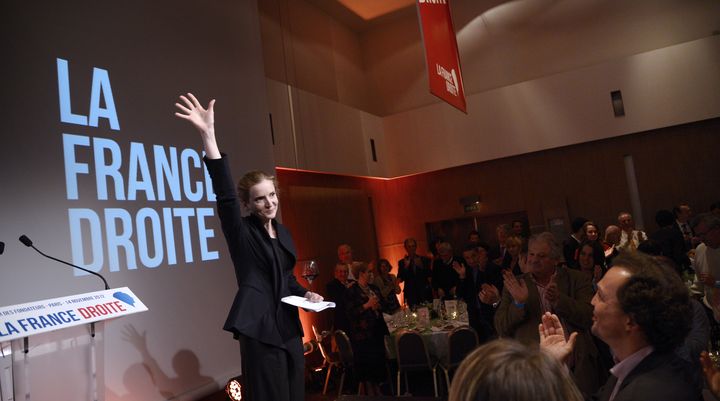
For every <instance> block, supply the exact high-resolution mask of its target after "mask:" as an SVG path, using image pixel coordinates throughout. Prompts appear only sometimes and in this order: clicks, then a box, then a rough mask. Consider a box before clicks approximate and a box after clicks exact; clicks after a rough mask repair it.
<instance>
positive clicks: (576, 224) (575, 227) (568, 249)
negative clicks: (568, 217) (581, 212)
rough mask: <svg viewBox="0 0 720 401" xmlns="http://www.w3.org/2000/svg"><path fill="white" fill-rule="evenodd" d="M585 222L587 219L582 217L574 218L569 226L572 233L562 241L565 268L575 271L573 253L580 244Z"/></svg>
mask: <svg viewBox="0 0 720 401" xmlns="http://www.w3.org/2000/svg"><path fill="white" fill-rule="evenodd" d="M586 221H588V219H586V218H584V217H576V218H575V219H573V221H572V223H571V224H570V228H571V229H572V233H571V234H570V236H569V237H568V238H566V239H565V241H563V244H562V251H563V257H564V258H565V259H564V260H565V264H566V265H567V267H569V268H572V269H577V265H576V264H575V251H576V250H577V248H578V245H580V242H582V236H583V224H585V222H586Z"/></svg>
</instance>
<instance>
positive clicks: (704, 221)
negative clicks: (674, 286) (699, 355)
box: [692, 213, 720, 351]
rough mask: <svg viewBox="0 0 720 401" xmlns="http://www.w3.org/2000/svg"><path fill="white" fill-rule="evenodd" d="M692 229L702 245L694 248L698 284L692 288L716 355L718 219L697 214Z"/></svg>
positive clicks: (719, 303)
mask: <svg viewBox="0 0 720 401" xmlns="http://www.w3.org/2000/svg"><path fill="white" fill-rule="evenodd" d="M692 228H693V230H694V231H695V235H696V236H697V237H698V238H699V239H700V240H701V241H702V243H700V245H698V246H697V248H695V259H694V263H693V269H694V270H695V273H696V274H697V277H698V282H696V283H695V284H694V285H693V290H694V291H696V292H698V293H700V294H702V297H703V306H704V307H705V309H706V312H707V314H708V317H709V318H710V340H711V341H710V344H711V350H713V351H716V350H717V349H718V348H720V346H719V344H718V343H719V342H720V326H719V325H718V322H719V321H720V289H719V288H718V280H719V279H720V216H718V215H715V214H712V213H702V214H699V215H698V216H697V217H695V219H693V221H692Z"/></svg>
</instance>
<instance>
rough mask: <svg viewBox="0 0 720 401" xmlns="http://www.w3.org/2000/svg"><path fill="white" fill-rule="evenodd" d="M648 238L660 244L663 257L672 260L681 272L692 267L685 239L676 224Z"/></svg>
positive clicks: (663, 228)
mask: <svg viewBox="0 0 720 401" xmlns="http://www.w3.org/2000/svg"><path fill="white" fill-rule="evenodd" d="M648 237H649V238H650V239H651V240H653V241H657V242H658V244H659V245H660V249H661V251H662V254H663V256H666V257H668V258H670V259H672V260H673V261H674V262H675V263H676V264H677V265H678V268H679V269H680V270H684V268H687V267H689V266H690V259H689V258H688V256H687V251H688V250H687V248H686V247H685V238H684V237H683V234H682V231H680V227H678V225H677V224H676V223H673V224H671V225H669V226H665V227H662V228H661V229H659V230H657V231H655V232H654V233H652V234H651V235H649V236H648Z"/></svg>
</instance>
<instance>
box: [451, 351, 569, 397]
mask: <svg viewBox="0 0 720 401" xmlns="http://www.w3.org/2000/svg"><path fill="white" fill-rule="evenodd" d="M582 399H583V398H582V395H581V394H580V391H579V390H578V388H577V387H576V386H575V383H574V382H573V380H572V378H571V377H570V374H569V373H568V371H567V369H566V368H565V367H564V366H562V364H561V363H560V362H559V361H558V360H557V359H555V358H554V357H552V356H551V355H548V354H546V353H545V352H543V351H541V350H540V349H539V348H538V347H528V346H525V345H523V344H521V343H519V342H517V341H514V340H495V341H492V342H489V343H487V344H485V345H483V346H481V347H480V348H478V349H476V350H475V351H473V352H472V353H471V354H469V355H468V356H467V357H466V358H465V360H464V361H463V363H462V364H461V365H460V367H459V368H458V370H457V373H456V374H455V377H454V378H453V381H452V385H451V386H450V396H449V398H448V401H535V400H543V401H580V400H582Z"/></svg>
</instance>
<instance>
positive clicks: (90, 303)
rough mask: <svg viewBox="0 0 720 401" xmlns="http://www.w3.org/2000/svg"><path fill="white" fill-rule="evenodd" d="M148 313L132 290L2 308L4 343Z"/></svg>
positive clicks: (0, 337)
mask: <svg viewBox="0 0 720 401" xmlns="http://www.w3.org/2000/svg"><path fill="white" fill-rule="evenodd" d="M146 310H148V308H147V307H146V306H145V304H143V303H142V301H140V299H139V298H138V297H136V296H135V294H133V292H132V291H130V289H129V288H127V287H123V288H116V289H110V290H103V291H95V292H88V293H85V294H75V295H70V296H65V297H60V298H53V299H46V300H42V301H34V302H28V303H24V304H18V305H10V306H3V307H0V342H5V341H12V340H15V339H18V338H23V337H29V336H32V335H35V334H40V333H46V332H50V331H54V330H61V329H65V328H68V327H72V326H78V325H82V324H88V323H93V322H98V321H101V320H106V319H111V318H115V317H120V316H125V315H131V314H134V313H138V312H144V311H146Z"/></svg>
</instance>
